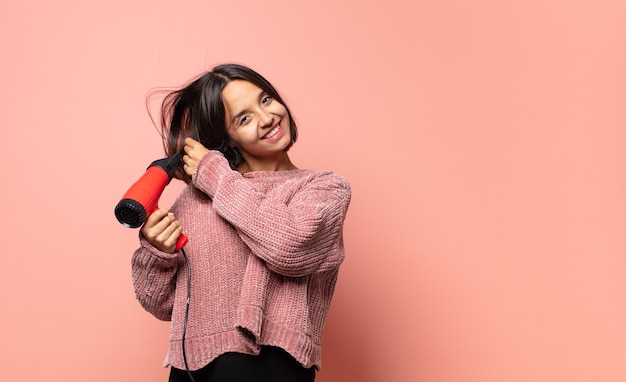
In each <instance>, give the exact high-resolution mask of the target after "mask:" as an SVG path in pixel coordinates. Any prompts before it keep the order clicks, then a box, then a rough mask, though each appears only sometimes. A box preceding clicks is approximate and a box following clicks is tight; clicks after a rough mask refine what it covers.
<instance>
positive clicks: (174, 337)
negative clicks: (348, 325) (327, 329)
mask: <svg viewBox="0 0 626 382" xmlns="http://www.w3.org/2000/svg"><path fill="white" fill-rule="evenodd" d="M162 128H163V130H164V136H166V137H167V142H166V144H165V146H166V147H165V151H166V154H167V155H168V156H169V155H173V154H175V153H178V152H183V153H184V155H183V160H182V164H181V168H180V169H179V172H178V175H177V176H178V177H179V178H181V179H183V180H185V181H186V182H187V183H188V187H187V188H185V189H184V190H183V191H182V192H181V194H180V195H179V197H178V198H177V200H176V202H175V203H174V205H173V206H172V209H171V212H169V211H167V210H165V209H160V210H158V211H155V212H154V213H153V214H152V215H150V216H149V217H148V219H147V220H146V222H145V224H144V225H143V227H142V228H141V231H140V248H139V249H137V251H136V252H135V253H134V255H133V258H132V267H133V268H132V269H133V283H134V287H135V292H136V295H137V299H138V300H139V302H140V303H141V304H142V306H143V307H144V308H145V309H146V310H147V311H148V312H150V313H152V314H153V315H154V316H156V317H157V318H159V319H161V320H171V321H172V323H171V332H170V346H169V351H168V355H167V357H166V360H165V365H166V366H167V365H170V366H171V372H170V381H189V380H196V381H198V382H200V381H222V382H223V381H231V380H232V381H238V382H245V381H273V382H275V381H290V382H297V381H313V380H314V378H315V372H316V370H317V369H319V368H320V366H321V348H320V344H321V336H322V330H323V328H324V324H325V321H326V316H327V313H328V308H329V305H330V301H331V298H332V295H333V291H334V287H335V283H336V280H337V272H338V268H339V265H340V264H341V262H342V261H343V258H344V247H343V235H342V231H343V222H344V219H345V216H346V211H347V209H348V205H349V202H350V195H351V194H350V186H349V184H348V182H347V181H346V180H345V179H344V178H342V177H341V176H339V175H337V174H335V173H332V172H321V171H313V170H306V169H298V168H297V167H296V166H295V165H294V164H293V163H292V162H291V160H290V158H289V155H288V153H287V152H288V150H289V148H290V147H291V146H292V144H293V143H294V142H295V141H296V137H297V129H296V124H295V121H294V120H293V118H292V116H291V112H290V111H289V109H288V108H287V106H286V105H285V102H284V101H283V100H282V98H281V97H280V96H279V94H278V93H277V92H276V90H275V89H274V87H273V86H272V85H271V84H270V83H269V82H268V81H267V80H266V79H265V78H263V77H262V76H261V75H259V74H258V73H256V72H255V71H253V70H251V69H249V68H247V67H244V66H241V65H234V64H227V65H220V66H217V67H215V68H214V69H213V70H212V71H211V72H207V73H205V74H203V75H202V76H200V77H199V78H197V79H195V80H194V81H192V82H191V83H190V84H188V85H187V86H185V87H184V88H182V89H180V90H177V91H175V92H173V93H171V94H169V95H168V96H167V97H166V98H165V101H164V103H163V110H162ZM183 230H184V232H185V235H187V237H188V238H189V242H188V244H187V245H186V247H185V251H186V253H185V252H182V253H180V252H179V251H176V248H175V244H176V241H177V239H178V237H179V235H180V234H181V233H182V232H183ZM187 254H188V256H187ZM185 259H187V261H188V263H187V265H188V267H186V266H185V265H186V264H185ZM189 270H190V272H189ZM188 283H189V284H188ZM188 298H189V302H188V305H187V299H188ZM187 309H188V310H187Z"/></svg>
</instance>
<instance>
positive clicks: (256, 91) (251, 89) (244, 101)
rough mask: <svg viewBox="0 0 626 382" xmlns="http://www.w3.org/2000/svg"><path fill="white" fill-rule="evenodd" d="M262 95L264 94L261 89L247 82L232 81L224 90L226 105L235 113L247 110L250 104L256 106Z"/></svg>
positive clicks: (223, 95)
mask: <svg viewBox="0 0 626 382" xmlns="http://www.w3.org/2000/svg"><path fill="white" fill-rule="evenodd" d="M261 94H263V90H262V89H261V88H259V87H258V86H256V85H255V84H253V83H252V82H249V81H245V80H233V81H230V82H229V83H228V84H227V85H226V86H225V87H224V89H223V90H222V97H223V99H224V105H225V106H226V109H227V110H228V109H230V111H231V112H233V113H237V112H238V111H239V110H241V109H245V108H247V107H248V106H250V104H256V103H257V102H258V99H259V96H260V95H261Z"/></svg>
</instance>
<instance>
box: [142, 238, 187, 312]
mask: <svg viewBox="0 0 626 382" xmlns="http://www.w3.org/2000/svg"><path fill="white" fill-rule="evenodd" d="M140 243H141V246H140V247H139V248H138V249H137V250H136V251H135V253H134V254H133V256H132V260H131V263H132V278H133V286H134V289H135V296H136V297H137V300H138V301H139V303H140V304H141V306H143V308H144V309H145V310H146V311H148V312H149V313H151V314H152V315H154V316H155V317H156V318H158V319H159V320H163V321H169V320H171V318H172V309H173V306H174V292H175V288H176V271H177V269H178V255H177V254H176V253H175V254H168V253H165V252H161V251H159V250H158V249H156V248H155V247H153V246H152V245H151V244H150V243H148V242H147V241H146V240H145V239H144V238H143V237H141V235H140Z"/></svg>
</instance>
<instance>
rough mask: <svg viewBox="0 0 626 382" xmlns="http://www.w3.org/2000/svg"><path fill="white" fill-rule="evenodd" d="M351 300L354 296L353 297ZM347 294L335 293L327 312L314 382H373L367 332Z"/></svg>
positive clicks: (358, 312)
mask: <svg viewBox="0 0 626 382" xmlns="http://www.w3.org/2000/svg"><path fill="white" fill-rule="evenodd" d="M353 297H354V296H353ZM348 299H350V296H349V295H347V294H339V293H338V294H337V295H336V296H335V299H334V301H333V306H332V307H331V309H330V313H329V317H328V321H327V324H326V328H325V331H324V339H323V344H322V371H321V372H320V373H318V376H317V377H316V381H318V382H330V381H345V382H351V381H359V382H375V379H374V378H375V377H374V374H375V373H374V371H373V370H372V368H373V367H375V365H374V364H373V362H372V360H370V357H369V356H370V355H369V354H368V348H369V344H368V341H367V339H368V335H367V333H368V330H367V328H365V327H364V322H363V320H362V319H361V317H360V315H361V312H360V311H359V310H358V309H353V308H352V307H351V304H350V303H349V301H347V300H348Z"/></svg>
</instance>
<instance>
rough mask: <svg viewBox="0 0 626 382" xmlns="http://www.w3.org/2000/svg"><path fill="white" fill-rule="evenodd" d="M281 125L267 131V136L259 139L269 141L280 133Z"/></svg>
mask: <svg viewBox="0 0 626 382" xmlns="http://www.w3.org/2000/svg"><path fill="white" fill-rule="evenodd" d="M281 127H282V125H281V124H280V123H279V124H278V125H276V126H275V127H274V128H273V129H272V130H270V131H268V132H267V134H265V135H264V136H262V137H261V139H270V138H272V137H275V136H276V135H277V134H278V133H279V132H280V131H281Z"/></svg>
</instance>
